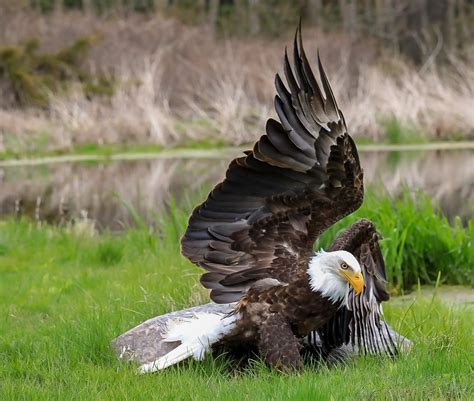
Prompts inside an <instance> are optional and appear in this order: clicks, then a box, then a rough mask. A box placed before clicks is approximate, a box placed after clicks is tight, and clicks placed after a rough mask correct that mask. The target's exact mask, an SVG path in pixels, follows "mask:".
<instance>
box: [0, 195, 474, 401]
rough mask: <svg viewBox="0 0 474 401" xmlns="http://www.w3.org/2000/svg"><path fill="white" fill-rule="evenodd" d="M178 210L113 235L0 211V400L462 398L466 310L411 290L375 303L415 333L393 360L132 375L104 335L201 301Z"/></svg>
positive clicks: (216, 362) (194, 367)
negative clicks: (12, 217)
mask: <svg viewBox="0 0 474 401" xmlns="http://www.w3.org/2000/svg"><path fill="white" fill-rule="evenodd" d="M387 202H388V201H387ZM371 205H372V206H374V204H371ZM387 208H388V206H387ZM406 208H408V207H406ZM382 209H383V210H385V206H382V207H381V209H380V210H382ZM402 210H403V208H402ZM366 212H368V209H366ZM402 214H403V213H402ZM412 214H413V213H412ZM375 215H376V213H374V216H375ZM186 217H187V210H185V208H183V207H177V206H176V205H171V206H170V215H169V217H162V218H161V219H158V220H157V225H158V227H159V233H158V234H157V233H156V232H154V231H151V230H149V229H147V228H146V227H144V226H142V227H138V228H129V229H127V230H125V231H124V232H123V233H121V234H120V235H114V234H111V233H109V232H105V233H103V234H100V235H99V234H97V233H95V234H94V233H93V232H92V231H90V230H84V229H81V228H80V226H77V225H76V226H66V227H61V228H59V227H53V226H47V225H42V224H40V225H37V224H33V223H31V222H29V221H26V220H22V221H1V222H0V276H1V280H0V399H2V400H16V399H22V400H24V399H41V400H43V399H61V400H69V399H71V400H72V399H74V400H82V399H84V400H90V399H94V400H111V399H113V400H122V399H124V400H125V399H133V400H142V399H143V400H145V399H146V400H149V399H159V400H168V399H179V400H194V399H195V400H202V399H225V400H237V399H239V400H241V399H242V398H243V399H276V400H278V399H282V400H283V399H296V400H298V399H301V400H306V399H338V400H339V399H346V398H349V397H350V398H354V397H356V398H360V399H393V400H396V399H420V400H421V399H470V398H471V397H472V394H473V393H472V391H473V389H472V381H471V380H470V379H471V377H470V374H471V373H472V366H471V364H470V361H469V349H470V346H471V344H470V338H471V333H472V319H470V317H471V313H472V311H471V310H470V309H467V307H462V306H458V307H453V306H448V305H446V304H441V303H440V302H438V301H437V300H436V299H435V300H434V301H431V302H429V301H425V300H423V299H422V298H419V299H416V300H415V301H414V302H413V303H412V304H410V305H408V306H407V305H405V304H398V303H397V302H396V301H395V302H389V303H388V304H387V305H386V306H385V308H384V310H385V314H386V318H387V320H388V322H389V323H390V324H391V325H393V326H394V327H395V328H396V329H397V330H399V331H400V332H401V333H402V334H404V335H406V336H408V337H409V338H410V339H411V340H413V342H414V344H415V345H414V349H413V351H412V352H411V353H410V354H408V355H404V356H401V357H400V358H399V359H397V360H395V361H389V360H386V359H375V358H361V359H359V360H357V361H354V363H349V365H347V366H340V367H337V368H335V369H328V368H326V367H311V366H308V367H306V368H305V369H304V370H303V372H302V373H301V374H298V375H281V374H278V373H275V372H272V371H270V370H268V369H267V368H266V367H265V366H264V365H263V364H262V363H261V362H259V361H256V362H254V363H252V364H251V366H250V368H248V369H246V370H244V371H241V372H236V371H234V369H233V366H232V363H231V362H230V361H228V360H227V359H226V357H225V356H220V357H217V358H215V359H212V358H211V359H208V360H206V361H205V362H203V363H194V362H190V363H185V364H182V365H180V366H177V367H174V368H171V369H169V370H167V371H165V372H163V373H160V374H157V375H148V376H137V375H136V372H135V368H134V366H128V365H126V364H123V363H121V362H120V361H118V360H117V358H116V356H115V355H114V354H113V352H112V351H111V349H110V347H109V344H110V340H111V339H113V338H114V337H116V336H117V335H119V334H121V333H123V332H124V331H125V330H127V329H129V328H131V327H133V326H135V325H136V324H138V323H140V322H142V321H144V320H146V319H148V318H150V317H152V316H156V315H158V314H161V313H165V312H167V311H170V310H173V309H178V308H182V307H185V306H189V305H195V304H199V303H203V302H207V300H208V296H207V292H206V291H205V290H204V289H202V287H201V286H200V285H199V284H198V280H197V279H198V276H199V274H200V269H198V268H196V267H195V266H193V265H191V264H190V263H189V262H187V261H186V260H185V259H184V258H182V257H180V255H179V242H178V240H179V237H180V235H181V234H182V232H183V229H184V226H185V222H186ZM425 217H426V215H425ZM388 218H389V216H387V219H388ZM433 220H434V218H433ZM376 222H377V224H378V225H379V226H380V228H382V229H383V228H384V227H385V226H383V225H382V223H381V220H380V221H376ZM432 224H434V223H432ZM391 226H394V227H396V225H390V224H388V223H387V227H391ZM439 226H440V227H441V226H442V227H444V229H443V230H448V227H447V226H445V225H444V224H440V225H439ZM457 229H458V230H460V231H461V228H460V227H458V228H457ZM439 230H441V229H440V228H435V232H438V231H439ZM419 232H421V231H419ZM451 232H452V231H451ZM416 233H418V231H417V232H416ZM384 234H385V235H386V236H387V232H385V233H384ZM414 234H415V233H414ZM466 235H467V233H466ZM453 236H455V235H453ZM407 238H410V235H408V236H407ZM410 243H411V242H410V241H409V240H407V241H406V243H405V251H409V249H407V244H410ZM420 243H423V242H421V241H420ZM388 244H391V241H390V240H389V239H387V240H386V242H385V243H384V251H385V252H386V247H387V245H388Z"/></svg>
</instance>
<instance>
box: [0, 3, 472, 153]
mask: <svg viewBox="0 0 474 401" xmlns="http://www.w3.org/2000/svg"><path fill="white" fill-rule="evenodd" d="M300 17H301V19H302V23H303V30H304V36H305V43H306V47H307V48H308V49H307V52H308V54H309V55H310V59H312V60H314V59H315V55H316V48H319V49H320V50H321V54H322V57H323V61H324V63H325V65H326V68H327V69H328V70H329V73H330V74H329V75H330V78H331V82H332V84H333V86H334V89H335V92H336V95H337V98H338V99H339V103H340V107H341V109H342V110H343V111H344V113H345V116H346V120H347V121H348V123H349V126H350V129H351V133H352V134H353V135H354V136H356V137H359V139H361V140H364V139H365V140H369V141H371V142H372V141H376V142H390V143H391V142H400V141H402V142H406V141H408V142H423V141H426V140H446V139H450V140H451V139H466V138H467V139H469V138H472V137H474V116H473V113H472V112H471V108H472V102H473V98H474V84H473V82H474V67H473V64H474V63H473V61H474V55H473V53H474V52H473V46H474V45H473V42H472V37H473V36H474V35H473V34H474V29H473V27H474V1H472V0H339V1H328V0H297V1H290V0H195V1H193V0H23V1H9V0H0V154H3V155H5V154H10V155H11V154H14V153H18V152H19V153H21V151H22V149H30V150H31V149H32V148H33V150H34V151H35V150H37V151H38V152H40V151H48V152H69V151H71V150H73V149H74V148H76V147H77V146H83V145H85V144H96V145H104V144H107V145H110V144H112V145H117V144H118V145H120V146H122V145H124V146H128V145H130V144H136V143H140V144H145V145H146V144H151V145H155V146H156V145H158V146H175V145H189V144H191V143H200V144H203V145H205V146H207V145H209V144H211V145H216V144H230V145H236V144H243V143H247V142H251V141H253V140H254V139H255V138H256V137H257V136H258V134H259V133H260V132H261V131H262V128H263V126H264V125H263V124H264V121H265V120H266V118H268V117H269V116H270V115H271V113H272V103H271V102H272V99H273V96H274V89H273V82H272V81H273V76H274V73H275V72H276V71H277V70H279V67H280V66H281V58H282V53H283V49H284V46H285V45H290V44H291V41H292V35H293V32H294V30H295V27H296V25H297V23H298V20H299V19H300ZM394 127H395V128H396V129H395V131H396V132H394ZM407 133H409V135H408V134H407ZM403 138H404V139H403ZM402 139H403V140H402ZM36 143H41V144H42V149H39V148H38V149H36V148H37V147H36V146H35V145H34V144H36ZM32 144H33V145H32Z"/></svg>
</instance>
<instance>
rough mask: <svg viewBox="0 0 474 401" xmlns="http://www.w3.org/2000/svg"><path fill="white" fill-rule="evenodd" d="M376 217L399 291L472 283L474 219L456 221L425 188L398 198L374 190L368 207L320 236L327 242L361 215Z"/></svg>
mask: <svg viewBox="0 0 474 401" xmlns="http://www.w3.org/2000/svg"><path fill="white" fill-rule="evenodd" d="M362 217H365V218H368V219H370V220H372V221H373V222H374V223H375V225H376V227H377V230H378V231H379V232H380V233H381V234H382V236H383V237H384V239H383V241H382V242H381V247H382V252H383V255H384V258H385V264H386V269H387V277H388V281H389V283H390V286H391V287H392V289H393V290H394V291H410V290H411V289H412V288H413V286H415V285H417V284H418V283H422V284H435V283H436V281H437V279H438V275H440V276H441V282H442V283H450V284H466V285H472V284H473V275H472V272H473V269H474V218H472V217H471V218H470V219H468V220H467V222H466V225H465V226H463V225H462V223H461V221H460V219H459V218H455V219H454V221H453V223H450V222H449V221H448V219H447V218H446V217H445V216H444V215H443V214H442V212H441V211H440V210H439V208H438V207H437V206H436V205H435V204H434V203H433V202H432V200H431V199H430V198H429V196H428V195H426V194H425V193H423V192H421V191H420V192H415V193H412V192H410V191H408V189H405V190H404V191H403V192H402V194H401V195H399V196H396V197H391V196H388V195H387V194H384V193H383V192H382V193H379V194H376V193H375V192H372V191H369V192H368V193H367V194H366V198H365V201H364V204H363V206H362V207H361V208H360V209H359V210H358V211H357V212H356V213H354V214H353V215H351V216H348V217H347V218H345V219H344V220H342V221H340V222H338V223H336V224H335V225H334V226H333V227H331V228H330V229H329V230H328V232H326V233H325V234H324V235H323V236H322V237H321V238H320V240H319V241H318V244H317V245H318V246H321V247H327V246H328V245H329V243H330V242H331V240H332V239H333V238H334V236H335V235H336V233H337V232H339V231H341V230H343V229H344V228H345V227H347V226H348V225H349V224H350V223H351V222H353V221H355V220H357V219H358V218H362Z"/></svg>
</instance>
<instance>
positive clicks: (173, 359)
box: [139, 312, 238, 373]
mask: <svg viewBox="0 0 474 401" xmlns="http://www.w3.org/2000/svg"><path fill="white" fill-rule="evenodd" d="M237 319H238V315H232V316H227V315H222V314H215V313H206V312H203V313H199V314H196V315H195V316H193V317H192V318H189V319H180V320H173V321H171V322H170V323H169V324H168V326H167V328H166V332H165V333H164V334H163V341H165V342H175V341H179V342H180V343H181V344H180V345H179V346H177V347H176V348H175V349H173V350H172V351H170V352H168V353H167V354H166V355H164V356H162V357H160V358H158V359H156V360H155V361H152V362H150V363H146V364H144V365H141V366H140V367H139V372H140V373H151V372H156V371H157V370H161V369H165V368H167V367H168V366H171V365H174V364H175V363H178V362H181V361H183V360H184V359H186V358H188V357H190V356H192V357H193V358H194V359H196V360H201V359H203V358H204V355H205V354H206V352H207V351H208V350H209V349H210V348H211V346H212V345H213V344H215V343H217V342H218V341H219V340H220V339H221V338H222V337H223V336H224V335H225V334H227V333H229V332H230V331H231V330H232V329H233V328H234V327H235V321H236V320H237Z"/></svg>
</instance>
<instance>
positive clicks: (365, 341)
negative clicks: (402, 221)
mask: <svg viewBox="0 0 474 401" xmlns="http://www.w3.org/2000/svg"><path fill="white" fill-rule="evenodd" d="M380 238H381V237H380V235H379V234H378V233H377V231H376V229H375V226H374V225H373V223H372V222H370V221H369V220H366V219H361V220H359V221H358V222H356V223H354V224H353V225H352V226H351V227H349V228H348V229H347V230H345V231H344V232H343V233H342V234H341V235H339V237H338V238H337V239H336V240H335V241H334V242H333V244H332V245H331V247H330V248H329V250H330V251H338V250H345V251H348V252H351V253H352V254H353V255H354V256H355V257H356V258H357V260H358V261H359V263H360V266H361V268H362V274H363V275H364V283H365V288H364V291H363V292H362V294H360V295H359V296H355V295H354V293H353V292H352V291H351V293H350V294H349V299H348V301H347V306H343V307H341V308H339V310H338V312H337V314H336V315H335V316H334V317H333V318H332V319H331V320H330V321H329V322H328V323H327V324H326V325H325V326H324V327H323V328H321V329H320V330H318V331H317V334H318V336H319V338H320V339H321V342H322V346H323V348H325V349H326V351H329V350H331V349H333V348H335V347H340V346H341V345H343V344H352V345H353V346H356V347H358V349H359V350H360V351H361V352H366V353H373V354H381V353H385V354H388V355H395V354H396V353H397V344H396V341H395V339H392V335H391V334H390V330H389V327H388V325H387V324H386V323H385V322H384V321H383V320H381V315H382V310H381V308H380V303H381V302H383V301H388V299H389V297H390V296H389V293H388V292H387V290H386V288H385V284H386V275H385V264H384V260H383V256H382V252H381V250H380V247H379V244H378V240H379V239H380ZM312 335H313V336H314V333H313V334H312ZM311 339H312V336H311V335H310V336H309V337H308V342H309V343H311Z"/></svg>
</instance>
